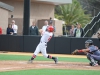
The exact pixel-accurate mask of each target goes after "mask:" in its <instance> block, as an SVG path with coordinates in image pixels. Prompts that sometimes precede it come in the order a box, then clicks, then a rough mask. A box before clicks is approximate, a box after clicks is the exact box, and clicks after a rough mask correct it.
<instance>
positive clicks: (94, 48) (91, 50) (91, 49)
mask: <svg viewBox="0 0 100 75" xmlns="http://www.w3.org/2000/svg"><path fill="white" fill-rule="evenodd" d="M89 50H90V52H93V51H95V50H97V47H95V46H92V47H89Z"/></svg>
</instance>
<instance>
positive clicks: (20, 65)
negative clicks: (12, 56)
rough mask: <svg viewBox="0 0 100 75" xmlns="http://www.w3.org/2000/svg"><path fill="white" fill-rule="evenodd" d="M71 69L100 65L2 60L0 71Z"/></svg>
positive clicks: (95, 68) (92, 68)
mask: <svg viewBox="0 0 100 75" xmlns="http://www.w3.org/2000/svg"><path fill="white" fill-rule="evenodd" d="M47 68H48V69H66V70H67V69H71V70H100V66H97V67H92V66H89V65H88V63H79V62H59V63H58V64H54V62H53V61H34V62H33V63H32V64H29V63H27V61H0V72H2V71H16V70H28V69H47Z"/></svg>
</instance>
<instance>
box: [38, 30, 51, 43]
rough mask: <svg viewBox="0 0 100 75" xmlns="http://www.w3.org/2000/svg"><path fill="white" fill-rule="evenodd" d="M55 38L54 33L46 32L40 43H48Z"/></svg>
mask: <svg viewBox="0 0 100 75" xmlns="http://www.w3.org/2000/svg"><path fill="white" fill-rule="evenodd" d="M52 36H53V33H52V32H47V31H45V32H44V33H43V35H42V37H41V40H40V42H46V43H47V42H48V41H49V40H50V39H51V38H52Z"/></svg>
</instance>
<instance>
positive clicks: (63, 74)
mask: <svg viewBox="0 0 100 75" xmlns="http://www.w3.org/2000/svg"><path fill="white" fill-rule="evenodd" d="M30 57H31V56H27V55H7V54H0V61H2V60H6V61H7V60H16V61H19V60H21V61H27V60H28V59H30ZM35 61H51V60H49V59H46V58H44V57H42V56H38V57H37V58H36V59H35ZM59 61H64V62H88V60H87V59H86V58H65V57H59ZM99 74H100V71H99V70H98V71H96V70H61V69H33V70H21V71H7V72H0V75H99Z"/></svg>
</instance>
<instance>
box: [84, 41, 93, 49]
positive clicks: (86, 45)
mask: <svg viewBox="0 0 100 75" xmlns="http://www.w3.org/2000/svg"><path fill="white" fill-rule="evenodd" d="M92 44H93V41H92V40H86V41H85V47H86V48H88V47H89V46H90V45H92Z"/></svg>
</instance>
